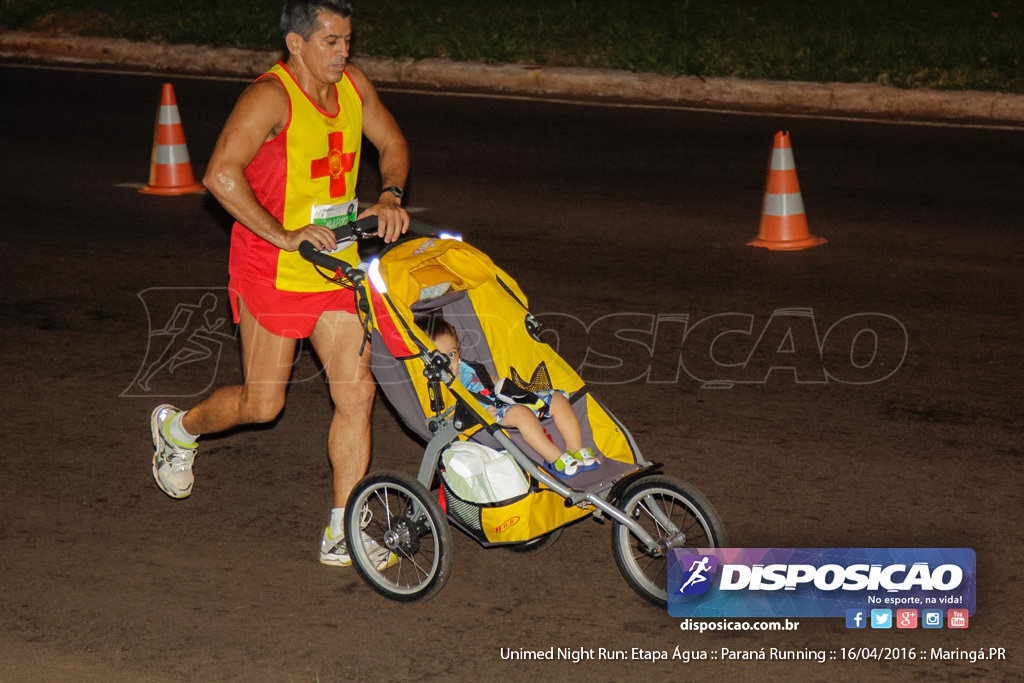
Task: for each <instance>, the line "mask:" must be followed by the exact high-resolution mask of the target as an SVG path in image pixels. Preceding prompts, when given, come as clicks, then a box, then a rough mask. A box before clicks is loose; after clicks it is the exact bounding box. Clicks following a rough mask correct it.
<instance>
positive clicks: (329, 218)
mask: <svg viewBox="0 0 1024 683" xmlns="http://www.w3.org/2000/svg"><path fill="white" fill-rule="evenodd" d="M358 207H359V201H358V200H356V199H353V200H352V201H350V202H345V203H344V204H314V205H313V210H312V211H311V212H310V216H309V222H310V223H313V224H315V225H325V226H327V227H328V228H331V229H334V228H340V227H341V226H343V225H348V224H349V223H351V222H352V221H354V220H355V219H356V209H357V208H358Z"/></svg>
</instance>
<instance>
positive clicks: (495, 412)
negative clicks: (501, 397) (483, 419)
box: [487, 406, 498, 417]
mask: <svg viewBox="0 0 1024 683" xmlns="http://www.w3.org/2000/svg"><path fill="white" fill-rule="evenodd" d="M487 414H488V415H490V416H491V417H498V409H497V408H495V407H494V406H487Z"/></svg>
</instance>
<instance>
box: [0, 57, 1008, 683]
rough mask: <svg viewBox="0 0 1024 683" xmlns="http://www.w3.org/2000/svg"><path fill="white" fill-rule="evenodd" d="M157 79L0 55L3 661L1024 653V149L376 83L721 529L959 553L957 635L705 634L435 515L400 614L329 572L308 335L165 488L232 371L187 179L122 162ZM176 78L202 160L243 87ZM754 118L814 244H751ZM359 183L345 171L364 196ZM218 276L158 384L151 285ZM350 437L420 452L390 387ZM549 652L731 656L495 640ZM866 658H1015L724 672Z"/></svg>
mask: <svg viewBox="0 0 1024 683" xmlns="http://www.w3.org/2000/svg"><path fill="white" fill-rule="evenodd" d="M162 80H163V79H161V78H160V77H159V76H150V75H130V74H101V73H89V72H76V71H51V70H41V69H34V68H23V67H6V66H2V65H0V89H2V92H4V93H5V96H4V97H3V98H2V99H0V122H2V127H0V151H2V155H0V156H2V159H3V166H2V169H0V177H2V179H3V183H4V188H5V190H6V192H5V199H4V201H3V204H2V207H3V210H2V212H0V221H2V225H3V230H4V243H5V252H6V253H5V255H6V258H7V262H6V265H5V267H4V268H3V269H2V275H0V278H2V279H0V324H2V326H3V335H2V342H0V343H2V347H0V348H2V351H3V358H4V366H3V367H4V370H3V384H4V387H5V391H4V393H3V399H2V404H3V411H2V415H3V422H2V433H3V441H2V443H3V449H2V458H0V571H2V581H0V680H3V681H33V680H48V681H122V680H123V681H138V680H153V681H180V680H197V681H213V680H248V681H257V680H266V681H312V680H319V681H342V680H372V681H378V680H436V681H442V680H470V679H473V680H554V679H558V680H564V679H565V678H567V677H574V678H587V679H590V680H608V681H622V680H632V679H634V678H637V677H644V678H646V679H648V680H681V679H690V678H720V679H726V680H730V679H736V678H741V677H753V676H757V677H758V678H764V679H768V680H792V679H794V678H797V679H810V678H814V679H820V678H828V679H831V680H863V679H866V678H878V677H882V676H885V677H888V678H892V679H907V680H909V679H919V678H922V677H932V678H934V677H940V678H943V679H947V678H955V677H967V676H974V677H980V678H984V679H987V680H1011V679H1014V678H1018V677H1019V676H1020V675H1021V672H1022V670H1024V667H1022V664H1021V661H1022V657H1024V642H1022V639H1021V637H1020V636H1019V625H1018V624H1017V611H1018V610H1017V606H1018V605H1019V604H1020V600H1021V597H1022V589H1021V570H1020V567H1021V563H1022V561H1024V553H1022V550H1021V549H1022V541H1024V533H1022V525H1021V523H1020V522H1021V509H1022V503H1024V500H1022V490H1024V486H1022V484H1024V477H1022V454H1024V450H1022V445H1021V437H1022V434H1024V417H1022V409H1021V406H1022V405H1024V401H1022V398H1024V396H1022V394H1024V392H1022V389H1021V386H1022V385H1024V357H1022V356H1024V352H1022V351H1021V339H1022V336H1024V335H1022V332H1024V325H1022V323H1021V320H1022V314H1024V297H1022V293H1024V287H1022V281H1021V280H1022V276H1021V272H1022V265H1024V238H1022V235H1021V215H1022V209H1024V201H1022V199H1021V193H1020V178H1021V162H1020V160H1021V159H1022V158H1024V133H1021V132H1013V131H1006V130H985V129H978V128H955V127H935V126H906V125H888V124H882V123H858V122H848V121H827V120H812V119H784V118H767V117H757V116H726V115H715V114H708V113H693V112H683V111H674V110H667V109H641V108H616V107H588V106H582V105H562V104H551V103H538V102H531V101H526V100H504V99H487V98H467V97H446V96H437V95H422V94H415V95H414V94H402V93H397V92H386V93H384V97H385V101H386V102H387V104H388V105H389V106H390V107H391V109H392V111H393V113H394V114H395V116H396V118H397V119H398V121H399V122H400V124H401V125H402V127H403V129H404V131H405V132H406V135H407V137H408V138H409V142H410V145H411V148H412V150H413V169H414V170H413V177H412V180H411V182H410V185H409V193H408V203H409V204H410V205H411V206H413V207H416V208H417V209H418V210H419V211H418V213H417V214H416V216H417V217H418V218H421V219H423V220H425V221H427V222H431V223H433V224H435V225H438V226H443V227H450V228H453V229H455V230H458V231H460V232H462V233H463V234H464V235H465V236H466V238H467V239H468V240H469V241H470V242H472V243H473V244H475V245H477V246H479V247H481V248H482V249H483V250H484V251H486V252H487V253H489V254H491V255H492V256H493V257H494V258H495V260H496V261H497V262H498V263H499V265H501V266H502V267H504V268H505V269H506V270H507V271H508V272H510V273H511V274H512V275H513V276H514V277H515V278H516V279H517V280H518V281H519V282H520V284H521V285H522V286H523V288H524V289H525V291H526V292H527V294H528V295H529V296H530V299H531V305H532V306H531V307H532V309H533V310H534V312H535V313H537V314H538V315H539V316H540V317H542V319H543V320H544V321H545V322H546V323H547V324H548V327H549V329H550V330H551V332H550V335H551V336H550V337H549V338H550V339H551V340H552V342H553V343H556V344H557V345H558V347H559V350H560V352H561V353H562V354H563V355H564V356H565V357H566V358H567V359H569V360H570V361H571V362H573V364H574V365H576V366H577V367H578V368H579V369H580V371H581V373H582V375H583V377H584V379H586V380H587V381H588V382H589V383H590V384H591V386H592V388H593V390H594V391H595V393H597V395H598V396H599V397H600V398H602V400H603V401H604V402H605V403H606V404H608V406H609V407H610V408H611V410H612V411H613V412H615V414H616V415H617V416H618V417H619V418H620V419H621V420H622V421H623V422H624V423H625V424H626V425H627V426H629V428H630V429H631V430H632V431H633V433H634V436H635V437H636V438H637V439H638V441H639V443H640V446H641V448H643V450H644V452H645V453H646V454H647V455H648V456H649V457H652V459H656V460H661V461H663V462H665V463H666V470H668V471H670V472H672V473H673V474H676V475H677V476H681V477H682V478H684V479H687V480H688V481H690V482H691V483H692V484H694V485H696V486H697V487H698V488H699V489H701V490H702V491H703V492H704V493H705V494H706V495H707V496H708V497H709V498H710V499H711V500H712V502H713V503H714V504H715V506H716V507H717V509H718V511H719V512H720V514H721V516H722V518H723V520H724V521H725V524H726V526H727V528H728V530H729V536H730V541H731V542H732V544H733V545H735V546H737V547H810V548H815V547H969V548H974V549H975V550H976V551H977V554H978V608H977V613H976V615H975V616H974V617H973V618H972V620H971V625H970V628H969V629H967V630H966V631H962V632H951V631H946V630H943V631H941V632H929V631H924V630H917V631H913V632H893V633H878V632H873V631H871V630H868V631H857V632H853V631H850V630H847V629H846V628H845V627H844V625H843V623H842V622H841V620H834V619H820V620H811V619H808V620H802V621H801V624H800V628H799V630H798V631H795V632H787V633H773V634H770V635H765V634H758V635H752V634H750V633H736V632H729V633H724V634H723V633H715V634H704V635H697V634H693V633H687V632H682V631H680V629H679V620H678V619H673V618H670V617H668V616H667V615H666V614H665V613H664V612H663V611H660V610H657V609H655V608H652V607H650V606H649V605H646V604H645V603H643V602H642V601H641V600H640V599H639V598H637V597H636V596H635V595H633V594H632V592H631V591H630V589H629V588H628V586H627V585H626V584H625V582H624V581H623V580H622V578H621V577H620V576H619V574H618V571H617V570H616V568H615V566H614V563H613V561H612V556H611V552H610V548H609V541H608V529H607V527H606V526H600V525H598V524H596V523H591V522H587V523H585V524H580V525H576V526H574V527H572V528H571V529H569V530H568V531H567V532H566V533H565V534H564V535H563V537H562V539H561V540H560V541H559V542H558V543H557V544H556V545H555V546H554V547H552V548H551V549H549V550H547V551H545V552H544V553H542V554H538V555H534V556H518V555H513V554H511V553H507V552H505V551H502V550H500V549H496V550H487V551H485V550H483V549H481V548H480V547H479V546H478V545H476V544H475V543H474V542H473V541H471V540H470V539H468V538H466V537H464V536H462V535H460V534H456V537H455V564H454V570H453V575H452V578H451V580H450V581H449V583H448V585H447V586H446V587H445V589H444V590H443V591H442V592H441V593H440V594H439V595H438V596H437V597H436V598H435V599H434V600H432V601H430V602H428V603H425V604H423V605H413V606H405V607H403V606H398V605H394V604H391V603H388V602H387V601H385V600H383V599H381V598H379V597H378V596H377V595H376V594H373V593H372V592H371V591H370V590H369V589H368V588H366V587H365V586H364V585H363V584H362V583H361V582H360V581H359V579H358V578H357V577H356V576H355V573H354V572H351V571H346V570H338V569H330V568H326V567H322V566H321V565H319V564H318V563H317V562H316V559H315V557H316V556H315V550H316V544H317V542H318V539H319V533H320V525H321V524H323V522H324V520H325V519H326V509H327V506H328V505H329V499H330V486H329V478H328V465H327V462H326V457H325V455H324V446H323V441H324V437H325V435H326V428H327V423H328V420H329V418H330V409H329V406H328V402H327V394H326V391H325V389H324V387H323V386H322V383H321V382H320V381H319V380H318V377H317V375H318V372H317V367H316V365H315V363H314V362H313V360H312V359H311V358H310V357H309V354H308V353H307V352H303V353H302V354H301V355H300V356H299V357H298V359H297V361H296V367H295V378H296V382H295V384H294V386H293V387H292V389H291V390H290V393H289V404H288V407H287V409H286V411H285V413H284V415H283V416H282V417H281V418H280V420H278V422H277V423H275V424H274V425H273V426H270V427H265V428H260V429H249V430H238V431H236V432H234V433H232V434H229V435H224V436H218V437H211V438H207V439H204V440H203V442H202V448H201V451H200V456H199V460H198V464H197V477H198V479H197V484H196V489H195V492H194V494H193V495H192V497H191V498H190V499H188V500H186V501H181V502H178V501H171V500H170V499H168V498H166V497H165V496H163V495H162V494H161V493H160V492H159V491H158V490H157V489H156V487H155V485H154V484H153V483H152V479H151V475H150V465H149V457H150V445H149V435H148V429H147V420H148V415H149V411H150V410H151V408H152V406H153V405H154V404H156V403H159V402H162V401H164V400H171V401H172V402H176V403H179V404H181V405H183V406H187V405H189V404H190V403H192V402H194V401H195V400H196V397H197V396H198V395H201V394H203V393H204V392H206V391H208V390H209V388H210V387H211V386H213V385H216V384H221V383H224V382H230V381H235V380H237V378H238V376H239V372H238V351H237V346H236V345H235V343H234V340H233V338H232V335H233V332H232V330H231V329H230V327H229V326H227V325H225V324H223V322H222V320H221V319H222V318H223V317H225V316H227V315H228V311H227V307H226V304H225V299H224V292H223V286H224V284H225V283H226V277H227V275H226V263H227V246H228V222H227V221H226V218H225V215H224V214H223V213H222V212H221V211H220V210H219V209H218V208H217V207H216V205H215V203H214V202H213V201H212V199H211V198H209V197H208V196H203V195H188V196H183V197H174V198H167V197H153V196H144V195H140V194H138V193H136V192H135V191H134V190H133V189H132V188H131V187H127V186H125V185H126V184H129V185H130V184H132V183H136V184H138V183H144V182H145V181H146V178H147V174H148V164H149V154H150V148H151V145H152V135H153V121H154V115H155V113H156V107H157V104H158V98H159V89H160V83H161V82H162ZM174 86H175V91H176V94H177V99H178V104H179V109H180V112H181V116H182V120H183V124H184V130H185V134H186V137H187V142H188V146H189V150H190V152H191V155H192V159H193V164H194V166H195V169H196V173H197V175H199V174H201V172H202V169H203V167H204V165H205V163H206V160H207V159H208V156H209V153H210V151H211V150H212V147H213V143H214V140H215V138H216V135H217V133H218V131H219V129H220V126H221V124H222V123H223V121H224V119H225V118H226V116H227V114H228V112H229V111H230V108H231V106H232V104H233V102H234V99H235V98H236V97H237V95H238V93H239V92H240V91H241V89H242V87H243V84H242V83H241V82H230V81H229V82H224V81H217V80H188V79H175V80H174ZM778 130H788V131H789V132H790V134H791V141H792V144H793V149H794V155H795V159H796V166H797V171H798V175H799V180H800V184H801V188H802V191H803V199H804V203H805V205H806V207H807V212H808V219H809V222H810V227H811V231H812V232H813V233H814V234H816V235H819V236H822V237H825V238H827V240H828V242H827V243H826V244H824V245H821V246H819V247H816V248H813V249H809V250H806V251H799V252H791V253H781V252H769V251H766V250H762V249H756V248H753V247H749V246H747V245H746V243H747V242H748V241H749V240H750V239H752V238H754V237H755V236H756V235H757V230H758V221H759V218H760V208H761V200H762V194H763V192H764V182H765V168H766V164H767V161H768V157H769V154H770V152H771V144H772V138H773V136H774V134H775V132H776V131H778ZM375 184H376V180H375V178H374V177H373V173H372V168H371V169H367V170H366V172H364V174H363V178H362V182H361V185H360V187H361V189H362V194H367V195H368V194H369V193H370V192H372V191H373V189H374V188H375ZM205 294H212V295H213V296H214V297H216V303H217V306H216V307H215V308H213V309H211V310H210V311H209V313H210V315H211V318H210V320H211V321H213V322H214V323H216V322H217V321H218V320H221V324H220V326H217V325H216V324H212V325H210V331H209V334H208V336H207V338H206V339H205V345H204V346H203V347H202V348H201V349H199V350H198V351H197V355H196V356H195V358H194V361H193V362H192V363H189V364H187V365H185V366H183V367H181V368H179V369H178V370H177V371H176V372H173V373H172V372H170V371H169V369H167V368H165V369H164V370H161V371H156V372H153V373H150V374H147V373H146V372H144V370H147V369H150V370H152V369H154V368H157V366H156V365H154V363H155V359H156V358H157V357H158V356H159V351H160V350H161V348H162V347H161V346H160V345H161V344H162V343H163V340H164V338H165V336H166V332H167V329H169V328H168V327H167V323H168V321H169V320H170V317H171V314H172V313H173V311H174V310H175V307H176V306H177V305H179V304H200V303H201V302H202V301H203V299H202V297H203V295H205ZM850 320H856V321H859V323H864V324H860V325H857V326H853V327H851V326H850V325H849V324H848V323H849V321H850ZM865 328H867V329H869V330H870V331H871V333H872V334H870V335H868V336H870V337H872V338H873V340H874V341H870V340H869V339H867V338H866V337H863V336H858V335H857V334H856V332H857V331H858V330H863V329H865ZM786 330H789V331H791V333H792V334H791V335H790V336H786V335H785V331H786ZM722 333H727V334H726V336H725V337H719V335H720V334H722ZM716 339H717V341H716ZM869 342H870V343H869ZM204 349H205V351H207V352H208V355H207V356H205V357H203V356H202V353H201V351H202V350H204ZM158 369H159V368H158ZM726 387H731V388H726ZM374 434H375V447H374V462H373V467H375V468H396V469H403V470H405V471H408V472H415V469H416V465H417V463H418V459H419V456H420V454H421V447H420V445H419V444H418V443H417V442H416V441H415V440H413V439H412V438H411V437H409V436H408V435H407V434H406V433H405V432H404V431H403V430H402V429H401V427H400V426H399V425H398V423H397V421H396V420H395V418H394V416H393V415H392V414H391V413H390V412H389V410H388V409H387V407H386V406H385V405H383V403H382V404H381V405H379V406H378V409H377V410H376V412H375V416H374ZM552 646H556V647H567V648H577V649H580V648H583V649H586V648H602V647H603V648H608V649H610V650H619V649H624V650H626V651H631V649H632V648H640V649H643V650H649V651H659V652H660V651H668V652H672V651H673V648H675V647H676V646H679V647H681V648H682V650H684V651H692V652H702V653H706V654H716V655H719V656H718V658H717V659H715V660H710V659H709V660H708V661H695V662H691V663H689V664H683V663H681V662H680V661H678V660H676V661H674V662H673V661H669V662H660V663H652V662H650V661H646V660H643V659H635V660H634V659H629V660H626V661H582V662H580V663H573V662H571V661H568V660H562V661H554V662H552V661H509V660H507V659H505V658H504V657H503V654H502V648H511V649H517V650H518V649H547V648H548V647H552ZM861 646H873V647H883V646H900V647H911V648H914V649H917V648H925V649H926V650H927V651H929V652H930V649H929V648H931V647H943V648H949V649H957V650H965V651H967V650H977V649H978V648H986V649H987V648H989V647H1003V648H1006V650H1007V654H1008V659H1006V660H983V661H979V662H974V663H972V662H970V661H967V660H963V659H961V660H955V661H936V660H935V659H933V658H930V657H929V658H918V659H916V660H914V661H907V660H899V661H858V662H850V661H842V660H841V659H834V660H833V659H830V660H828V661H826V662H825V663H824V664H819V663H818V662H816V661H813V660H810V661H807V660H803V661H767V662H757V661H746V660H730V659H727V658H723V657H721V656H720V655H721V651H722V648H729V649H730V650H732V651H755V650H757V651H760V650H761V649H762V648H777V649H780V650H783V651H788V652H797V651H819V650H824V651H827V652H841V651H842V648H844V647H861ZM695 657H696V656H695Z"/></svg>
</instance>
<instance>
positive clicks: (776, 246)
mask: <svg viewBox="0 0 1024 683" xmlns="http://www.w3.org/2000/svg"><path fill="white" fill-rule="evenodd" d="M824 241H825V239H824V238H822V237H815V236H814V235H812V234H811V233H810V231H809V230H808V229H807V214H805V213H804V199H803V196H802V195H801V194H800V183H799V182H797V179H796V165H795V164H794V163H793V148H792V147H790V146H789V133H783V132H782V131H779V132H778V133H776V134H775V147H774V148H773V149H772V160H771V164H770V165H769V167H768V183H767V187H766V188H765V192H764V205H763V206H762V208H761V231H760V234H759V235H758V236H757V239H755V240H751V241H750V242H747V244H749V245H751V246H755V247H765V248H767V249H773V250H776V251H796V250H798V249H809V248H810V247H815V246H817V245H819V244H822V243H823V242H824Z"/></svg>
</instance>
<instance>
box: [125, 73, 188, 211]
mask: <svg viewBox="0 0 1024 683" xmlns="http://www.w3.org/2000/svg"><path fill="white" fill-rule="evenodd" d="M201 189H203V186H202V185H200V184H199V183H197V182H196V177H195V176H194V175H193V174H192V164H191V162H190V161H189V158H188V147H186V146H185V131H184V130H183V129H182V127H181V116H180V115H179V114H178V102H177V100H175V99H174V88H173V87H171V84H170V83H164V86H163V92H162V93H161V95H160V108H159V109H158V110H157V114H156V131H155V133H154V134H153V157H152V160H151V161H150V164H149V184H148V185H146V186H145V187H143V188H141V189H140V190H139V192H142V193H144V194H160V195H177V194H188V193H190V192H196V191H198V190H201Z"/></svg>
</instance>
